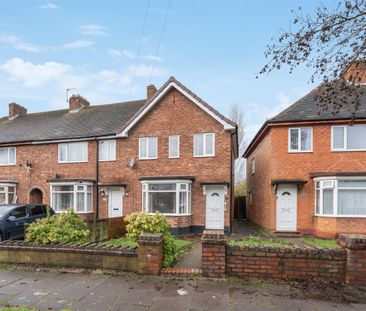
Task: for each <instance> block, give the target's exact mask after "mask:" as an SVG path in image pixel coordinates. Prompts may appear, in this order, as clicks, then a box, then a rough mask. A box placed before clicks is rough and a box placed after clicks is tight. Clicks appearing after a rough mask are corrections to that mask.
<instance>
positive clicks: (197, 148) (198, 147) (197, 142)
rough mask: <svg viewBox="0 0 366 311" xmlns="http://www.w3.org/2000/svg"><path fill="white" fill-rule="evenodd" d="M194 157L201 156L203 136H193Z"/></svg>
mask: <svg viewBox="0 0 366 311" xmlns="http://www.w3.org/2000/svg"><path fill="white" fill-rule="evenodd" d="M194 155H195V156H202V155H203V134H196V135H194Z"/></svg>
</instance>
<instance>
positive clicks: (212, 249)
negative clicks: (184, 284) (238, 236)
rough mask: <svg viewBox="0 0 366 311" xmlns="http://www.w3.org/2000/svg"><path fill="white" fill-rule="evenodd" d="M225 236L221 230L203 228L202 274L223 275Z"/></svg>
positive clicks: (220, 276) (207, 275) (218, 276)
mask: <svg viewBox="0 0 366 311" xmlns="http://www.w3.org/2000/svg"><path fill="white" fill-rule="evenodd" d="M225 264H226V237H225V234H224V231H223V230H205V231H204V232H203V235H202V274H203V276H205V277H210V278H222V277H224V276H225Z"/></svg>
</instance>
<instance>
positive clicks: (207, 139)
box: [193, 133, 215, 157]
mask: <svg viewBox="0 0 366 311" xmlns="http://www.w3.org/2000/svg"><path fill="white" fill-rule="evenodd" d="M193 144H194V147H193V154H194V156H195V157H213V156H214V155H215V134H214V133H204V134H195V135H194V143H193Z"/></svg>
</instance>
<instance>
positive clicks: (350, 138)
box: [332, 124, 366, 151]
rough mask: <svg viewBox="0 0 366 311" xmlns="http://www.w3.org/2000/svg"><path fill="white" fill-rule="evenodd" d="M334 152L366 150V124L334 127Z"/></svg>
mask: <svg viewBox="0 0 366 311" xmlns="http://www.w3.org/2000/svg"><path fill="white" fill-rule="evenodd" d="M332 150H333V151H347V150H348V151H362V150H366V124H360V125H352V126H350V125H347V126H332Z"/></svg>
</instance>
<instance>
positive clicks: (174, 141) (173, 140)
mask: <svg viewBox="0 0 366 311" xmlns="http://www.w3.org/2000/svg"><path fill="white" fill-rule="evenodd" d="M169 158H179V135H171V136H169Z"/></svg>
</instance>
